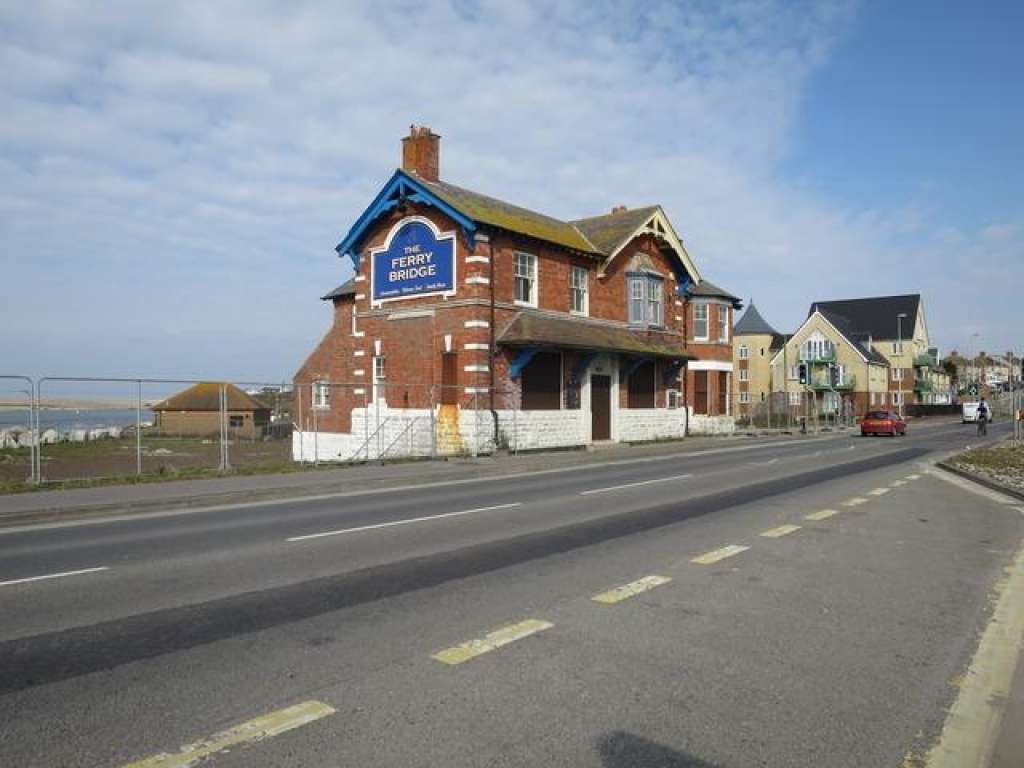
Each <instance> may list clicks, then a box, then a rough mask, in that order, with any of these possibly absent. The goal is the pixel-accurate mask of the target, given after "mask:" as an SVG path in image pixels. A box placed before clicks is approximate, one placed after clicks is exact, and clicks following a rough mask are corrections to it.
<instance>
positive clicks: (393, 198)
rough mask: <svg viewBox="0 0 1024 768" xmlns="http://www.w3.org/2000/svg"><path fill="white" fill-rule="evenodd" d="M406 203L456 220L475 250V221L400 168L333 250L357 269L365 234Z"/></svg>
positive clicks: (467, 243) (467, 244)
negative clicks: (383, 217)
mask: <svg viewBox="0 0 1024 768" xmlns="http://www.w3.org/2000/svg"><path fill="white" fill-rule="evenodd" d="M403 201H407V202H411V203H422V204H423V205H431V206H433V207H434V208H437V209H438V210H439V211H441V212H442V213H444V214H446V215H447V216H449V217H451V218H452V219H454V220H455V221H456V222H457V223H458V225H459V227H460V228H461V229H462V235H463V237H465V238H466V247H467V248H469V249H470V250H472V248H473V233H474V232H475V231H476V222H475V221H473V220H472V219H470V218H469V217H468V216H466V215H465V214H463V213H461V212H460V211H458V210H457V209H455V208H453V207H452V206H450V205H449V204H448V203H446V202H444V201H443V200H442V199H441V198H439V197H438V196H437V195H435V194H434V193H433V192H431V190H430V188H429V187H427V186H426V185H425V184H424V183H423V182H421V181H420V180H419V179H416V178H415V177H413V176H410V175H409V174H407V173H406V172H405V171H403V170H401V169H398V170H397V171H395V172H394V174H393V175H392V176H391V178H390V179H389V180H388V183H387V184H385V185H384V188H383V189H382V190H381V191H380V192H379V193H377V196H376V197H375V198H374V199H373V202H372V203H370V206H369V207H368V208H367V209H366V210H365V211H363V212H362V214H361V215H360V216H359V218H358V219H356V223H355V224H353V225H352V228H351V229H350V230H349V231H348V234H347V235H345V239H344V240H342V241H341V242H340V243H338V245H337V246H336V247H335V249H334V250H336V251H337V252H338V255H339V256H348V257H349V258H350V259H352V264H353V265H354V266H357V265H358V261H359V256H358V251H359V246H360V245H361V244H362V241H363V238H364V237H365V236H366V231H367V230H368V229H369V228H370V227H371V226H372V225H373V223H374V222H375V221H376V220H377V219H378V218H380V217H381V216H382V215H383V214H385V213H387V212H388V211H390V210H391V209H392V208H395V207H397V206H398V204H399V203H400V202H403Z"/></svg>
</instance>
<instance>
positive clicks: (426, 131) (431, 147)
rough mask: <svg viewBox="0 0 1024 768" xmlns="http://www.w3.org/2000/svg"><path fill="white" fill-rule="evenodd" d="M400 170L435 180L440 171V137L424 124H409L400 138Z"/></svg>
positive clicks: (426, 179) (425, 179)
mask: <svg viewBox="0 0 1024 768" xmlns="http://www.w3.org/2000/svg"><path fill="white" fill-rule="evenodd" d="M402 170H403V171H406V172H408V173H414V174H416V175H417V176H419V177H420V178H421V179H423V180H424V181H437V180H438V178H439V177H440V171H441V137H440V136H438V135H437V134H436V133H434V132H433V131H431V130H430V128H428V127H427V126H425V125H410V126H409V135H408V136H406V137H405V138H404V139H402Z"/></svg>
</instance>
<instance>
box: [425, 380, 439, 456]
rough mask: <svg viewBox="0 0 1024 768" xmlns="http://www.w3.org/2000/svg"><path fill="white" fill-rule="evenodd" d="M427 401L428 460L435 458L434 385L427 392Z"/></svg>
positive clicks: (435, 419) (435, 416) (435, 420)
mask: <svg viewBox="0 0 1024 768" xmlns="http://www.w3.org/2000/svg"><path fill="white" fill-rule="evenodd" d="M427 400H428V401H429V405H430V458H432V459H436V458H437V413H436V412H435V410H434V385H433V384H431V385H430V389H429V390H427Z"/></svg>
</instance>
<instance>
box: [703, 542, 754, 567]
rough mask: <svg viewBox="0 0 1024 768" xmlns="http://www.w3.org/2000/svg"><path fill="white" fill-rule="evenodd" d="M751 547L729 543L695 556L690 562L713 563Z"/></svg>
mask: <svg viewBox="0 0 1024 768" xmlns="http://www.w3.org/2000/svg"><path fill="white" fill-rule="evenodd" d="M748 549H750V547H745V546H743V545H741V544H729V545H727V546H724V547H721V548H720V549H713V550H711V551H710V552H705V553H704V554H703V555H699V556H698V557H695V558H693V559H692V560H691V561H690V562H691V563H696V564H697V565H713V564H714V563H717V562H718V561H719V560H725V559H726V558H727V557H732V556H733V555H738V554H740V553H741V552H746V551H747V550H748Z"/></svg>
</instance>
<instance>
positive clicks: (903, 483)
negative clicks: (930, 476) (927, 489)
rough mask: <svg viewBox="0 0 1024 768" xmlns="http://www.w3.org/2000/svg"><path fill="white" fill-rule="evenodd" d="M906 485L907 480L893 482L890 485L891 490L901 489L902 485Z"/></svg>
mask: <svg viewBox="0 0 1024 768" xmlns="http://www.w3.org/2000/svg"><path fill="white" fill-rule="evenodd" d="M906 484H907V481H906V480H893V481H892V482H891V483H889V487H890V488H899V487H900V486H901V485H906Z"/></svg>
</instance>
